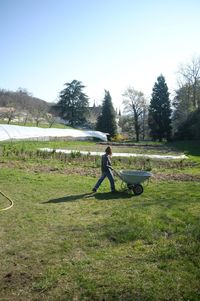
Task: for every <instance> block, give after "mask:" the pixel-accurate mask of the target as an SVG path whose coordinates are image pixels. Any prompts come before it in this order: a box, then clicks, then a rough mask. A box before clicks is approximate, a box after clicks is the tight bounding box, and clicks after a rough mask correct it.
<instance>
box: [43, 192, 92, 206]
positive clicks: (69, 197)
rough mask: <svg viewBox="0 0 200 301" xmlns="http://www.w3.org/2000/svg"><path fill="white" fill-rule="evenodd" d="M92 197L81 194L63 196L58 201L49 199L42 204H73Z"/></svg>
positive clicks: (90, 194)
mask: <svg viewBox="0 0 200 301" xmlns="http://www.w3.org/2000/svg"><path fill="white" fill-rule="evenodd" d="M91 196H93V193H82V194H74V195H67V196H63V197H61V198H58V199H50V200H48V201H46V202H43V203H42V204H50V203H54V204H57V203H65V202H75V201H78V200H81V199H84V198H87V197H88V198H89V197H91Z"/></svg>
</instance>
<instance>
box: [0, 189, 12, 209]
mask: <svg viewBox="0 0 200 301" xmlns="http://www.w3.org/2000/svg"><path fill="white" fill-rule="evenodd" d="M0 194H1V195H3V196H4V197H5V198H6V199H7V200H8V201H9V202H10V206H8V207H6V208H3V209H0V211H5V210H8V209H10V208H12V206H13V205H14V203H13V201H12V200H11V198H9V197H8V196H7V195H5V194H4V193H3V192H2V191H0Z"/></svg>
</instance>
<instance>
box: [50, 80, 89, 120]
mask: <svg viewBox="0 0 200 301" xmlns="http://www.w3.org/2000/svg"><path fill="white" fill-rule="evenodd" d="M65 86H66V88H65V89H64V90H62V91H61V92H60V100H59V102H58V103H57V104H56V105H55V106H54V109H55V110H56V111H58V113H59V116H60V117H62V118H63V119H65V120H67V121H68V122H69V123H70V124H71V125H72V126H74V125H76V124H82V123H83V122H85V121H86V115H87V113H88V107H89V101H88V96H87V95H86V94H84V93H83V91H82V90H83V88H85V86H83V85H82V83H81V82H80V81H77V80H73V81H72V82H71V83H66V84H65Z"/></svg>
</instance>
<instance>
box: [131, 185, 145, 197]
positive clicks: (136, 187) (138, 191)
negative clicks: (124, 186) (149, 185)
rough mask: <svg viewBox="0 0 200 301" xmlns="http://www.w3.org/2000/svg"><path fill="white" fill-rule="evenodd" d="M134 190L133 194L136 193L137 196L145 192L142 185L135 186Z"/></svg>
mask: <svg viewBox="0 0 200 301" xmlns="http://www.w3.org/2000/svg"><path fill="white" fill-rule="evenodd" d="M132 189H133V192H134V194H135V195H140V194H142V193H143V190H144V189H143V187H142V185H141V184H136V185H134V186H133V188H132Z"/></svg>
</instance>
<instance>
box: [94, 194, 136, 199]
mask: <svg viewBox="0 0 200 301" xmlns="http://www.w3.org/2000/svg"><path fill="white" fill-rule="evenodd" d="M94 197H95V199H97V200H100V201H106V200H123V199H130V198H132V197H134V195H133V194H130V193H127V192H114V193H113V192H104V193H95V194H94Z"/></svg>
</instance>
